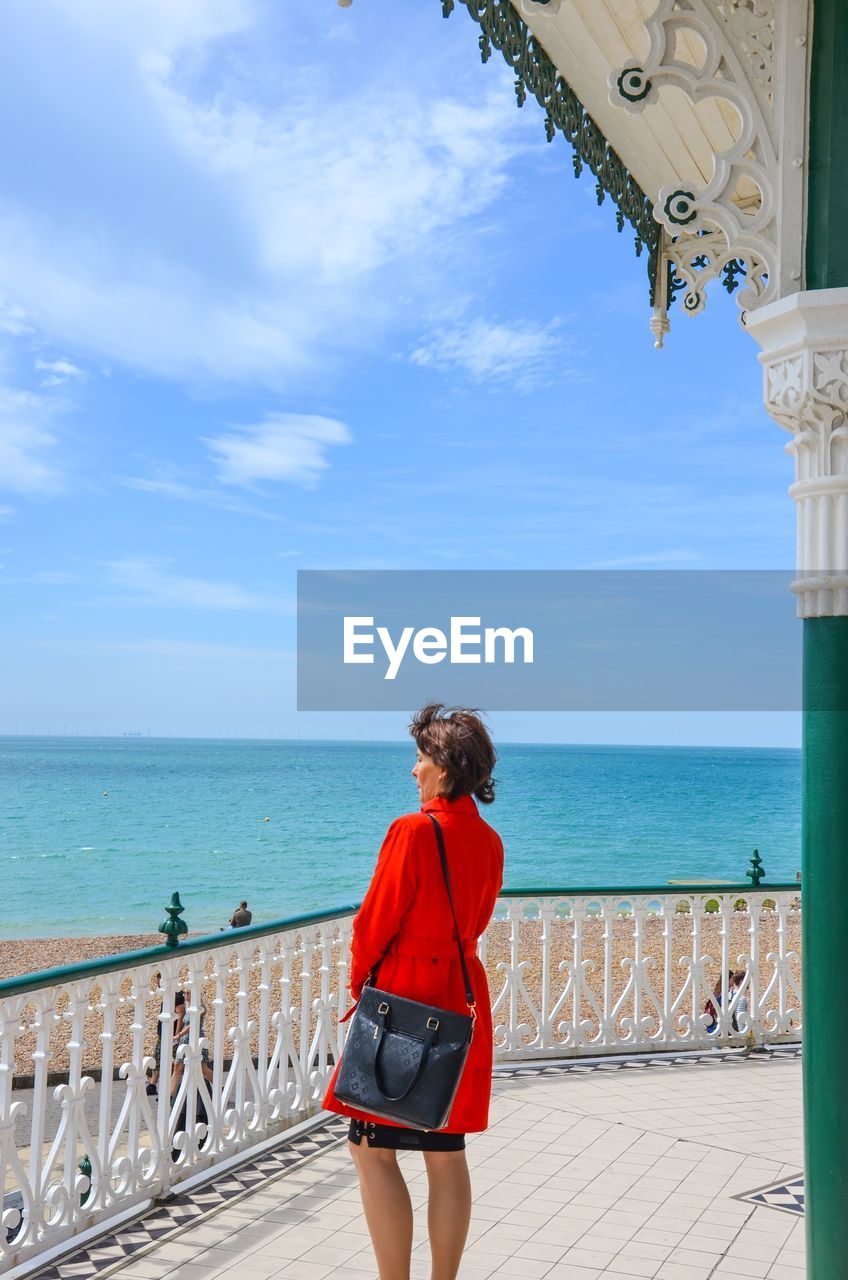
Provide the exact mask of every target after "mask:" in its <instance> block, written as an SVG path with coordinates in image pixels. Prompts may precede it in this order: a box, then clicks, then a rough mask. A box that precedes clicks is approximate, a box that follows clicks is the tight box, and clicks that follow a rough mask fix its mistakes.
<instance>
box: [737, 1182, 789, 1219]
mask: <svg viewBox="0 0 848 1280" xmlns="http://www.w3.org/2000/svg"><path fill="white" fill-rule="evenodd" d="M739 1199H740V1200H750V1201H751V1203H752V1204H764V1205H767V1206H768V1207H769V1209H783V1210H785V1211H786V1212H787V1213H803V1212H804V1175H803V1173H799V1174H798V1177H797V1178H790V1179H789V1181H786V1179H784V1180H783V1181H781V1182H776V1183H775V1184H774V1185H773V1186H770V1187H760V1189H759V1190H758V1191H751V1192H749V1194H748V1195H746V1196H740V1197H739Z"/></svg>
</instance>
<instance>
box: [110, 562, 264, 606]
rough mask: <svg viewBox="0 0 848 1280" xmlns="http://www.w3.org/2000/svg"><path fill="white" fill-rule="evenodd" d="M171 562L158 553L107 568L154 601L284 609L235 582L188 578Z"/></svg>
mask: <svg viewBox="0 0 848 1280" xmlns="http://www.w3.org/2000/svg"><path fill="white" fill-rule="evenodd" d="M169 564H170V562H169V561H168V560H163V559H160V558H157V557H154V556H127V557H125V558H124V559H121V560H111V561H109V562H108V563H107V565H106V568H107V572H108V576H109V580H110V582H112V583H113V584H114V585H115V586H118V587H122V588H124V589H125V590H128V591H132V592H134V593H137V594H138V595H140V596H142V597H143V598H144V599H145V600H146V601H147V602H148V603H150V604H162V605H169V606H183V607H187V608H192V609H218V610H223V611H231V610H245V609H261V610H271V611H273V612H282V611H284V610H283V605H282V602H281V601H280V600H278V599H275V598H273V597H271V596H268V595H263V594H261V593H258V592H255V591H248V590H247V589H246V588H244V587H241V586H239V585H238V584H237V583H234V582H215V581H209V580H208V579H205V578H188V577H184V576H182V575H181V574H177V573H173V572H172V571H171V569H170V567H169ZM286 611H287V610H286Z"/></svg>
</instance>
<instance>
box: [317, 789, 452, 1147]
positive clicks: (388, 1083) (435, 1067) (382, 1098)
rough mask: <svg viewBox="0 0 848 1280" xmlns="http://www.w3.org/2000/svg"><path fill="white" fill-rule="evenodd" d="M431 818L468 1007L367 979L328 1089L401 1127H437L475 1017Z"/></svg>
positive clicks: (440, 1125)
mask: <svg viewBox="0 0 848 1280" xmlns="http://www.w3.org/2000/svg"><path fill="white" fill-rule="evenodd" d="M427 817H428V818H429V819H430V820H431V822H432V823H433V827H434V828H435V833H436V842H437V844H438V846H439V858H440V860H441V864H442V873H443V875H444V877H445V888H446V889H447V891H448V902H449V903H450V909H451V916H452V918H453V928H454V937H455V938H456V945H457V949H458V951H459V962H460V964H461V965H462V976H463V979H464V981H465V999H466V1001H467V1003H468V1010H469V1011H468V1013H467V1014H465V1013H453V1012H451V1011H450V1010H448V1009H438V1008H434V1007H433V1005H429V1004H421V1003H419V1001H417V1000H407V999H406V998H405V997H403V996H396V995H393V994H392V993H391V992H389V991H381V990H380V989H379V987H375V986H371V985H368V984H367V983H366V985H365V986H364V987H363V988H362V994H361V996H360V997H359V1003H358V1004H357V1006H356V1012H355V1013H354V1015H353V1021H352V1022H351V1024H350V1030H349V1032H348V1037H347V1042H346V1043H345V1047H344V1052H343V1053H342V1060H341V1063H340V1065H339V1074H338V1076H337V1077H336V1087H335V1096H336V1097H337V1098H338V1099H339V1101H340V1102H344V1103H346V1104H347V1105H348V1106H351V1107H355V1108H356V1110H357V1111H365V1112H367V1114H368V1115H372V1116H378V1117H379V1118H380V1119H382V1120H392V1121H394V1122H395V1123H396V1124H401V1125H404V1126H405V1127H406V1128H408V1129H424V1130H425V1131H429V1130H431V1129H443V1128H444V1126H445V1125H446V1124H447V1122H448V1117H449V1116H450V1111H451V1107H452V1106H453V1100H454V1098H455V1097H456V1091H457V1089H458V1088H459V1081H460V1078H461V1077H462V1069H463V1067H464V1066H465V1060H466V1058H467V1057H468V1050H469V1049H470V1047H471V1037H472V1035H473V1033H474V1021H475V1019H476V1017H477V1011H476V1002H475V1000H474V993H473V991H472V990H471V979H470V977H469V975H468V966H467V964H466V963H465V956H464V954H463V950H462V942H461V941H460V937H459V927H458V925H457V922H456V911H455V909H454V905H453V894H452V893H451V886H450V876H449V875H448V861H447V857H446V856H445V841H444V836H443V835H442V829H441V827H440V826H439V823H438V822H437V821H436V819H435V818H434V817H433V815H432V813H428V814H427Z"/></svg>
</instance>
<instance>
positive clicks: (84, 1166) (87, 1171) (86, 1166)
mask: <svg viewBox="0 0 848 1280" xmlns="http://www.w3.org/2000/svg"><path fill="white" fill-rule="evenodd" d="M77 1168H78V1169H79V1171H80V1173H81V1174H82V1176H83V1177H84V1178H88V1186H87V1187H86V1189H85V1191H83V1193H82V1194H81V1196H80V1208H82V1206H83V1205H84V1204H85V1202H86V1200H87V1199H88V1197H89V1196H90V1195H91V1161H90V1160H89V1158H88V1155H84V1156H83V1158H82V1160H80V1162H79V1164H78V1165H77Z"/></svg>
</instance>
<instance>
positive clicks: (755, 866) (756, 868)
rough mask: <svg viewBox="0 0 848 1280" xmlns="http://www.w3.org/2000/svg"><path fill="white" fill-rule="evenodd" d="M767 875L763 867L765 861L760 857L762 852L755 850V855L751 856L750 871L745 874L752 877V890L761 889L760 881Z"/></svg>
mask: <svg viewBox="0 0 848 1280" xmlns="http://www.w3.org/2000/svg"><path fill="white" fill-rule="evenodd" d="M765 873H766V869H765V867H764V866H763V860H762V858H761V857H760V851H759V849H755V850H754V852H753V854H752V855H751V865H750V867H749V868H748V870H747V871H746V872H745V874H746V876H749V877H750V880H751V888H752V889H759V887H760V881H761V880H762V878H763V876H764V875H765Z"/></svg>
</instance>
